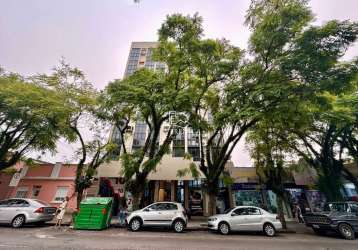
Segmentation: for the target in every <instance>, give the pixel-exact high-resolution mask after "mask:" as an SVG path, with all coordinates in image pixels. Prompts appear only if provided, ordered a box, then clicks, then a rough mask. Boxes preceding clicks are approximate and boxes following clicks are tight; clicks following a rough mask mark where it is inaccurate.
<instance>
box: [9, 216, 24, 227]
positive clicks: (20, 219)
mask: <svg viewBox="0 0 358 250" xmlns="http://www.w3.org/2000/svg"><path fill="white" fill-rule="evenodd" d="M24 223H25V216H23V215H18V216H16V217H15V218H14V219H13V220H12V222H11V226H12V227H13V228H19V227H22V226H23V225H24Z"/></svg>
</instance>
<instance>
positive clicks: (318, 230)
mask: <svg viewBox="0 0 358 250" xmlns="http://www.w3.org/2000/svg"><path fill="white" fill-rule="evenodd" d="M312 229H313V231H314V232H315V233H316V234H317V235H325V234H326V232H325V231H324V230H322V229H317V228H312Z"/></svg>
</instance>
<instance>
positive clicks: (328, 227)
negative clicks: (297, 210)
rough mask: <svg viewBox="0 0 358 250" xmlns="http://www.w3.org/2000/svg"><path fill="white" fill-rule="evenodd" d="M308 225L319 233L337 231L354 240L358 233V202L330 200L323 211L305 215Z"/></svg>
mask: <svg viewBox="0 0 358 250" xmlns="http://www.w3.org/2000/svg"><path fill="white" fill-rule="evenodd" d="M303 218H304V220H305V223H306V226H308V227H312V229H313V231H314V232H315V233H317V234H325V233H326V232H327V231H336V232H338V233H339V234H340V235H342V237H343V238H345V239H349V240H353V239H354V238H355V233H358V202H355V201H348V202H329V203H326V204H325V205H324V208H323V211H322V212H315V213H308V214H305V215H304V217H303Z"/></svg>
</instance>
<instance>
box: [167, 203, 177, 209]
mask: <svg viewBox="0 0 358 250" xmlns="http://www.w3.org/2000/svg"><path fill="white" fill-rule="evenodd" d="M167 210H178V206H177V205H176V204H173V203H167Z"/></svg>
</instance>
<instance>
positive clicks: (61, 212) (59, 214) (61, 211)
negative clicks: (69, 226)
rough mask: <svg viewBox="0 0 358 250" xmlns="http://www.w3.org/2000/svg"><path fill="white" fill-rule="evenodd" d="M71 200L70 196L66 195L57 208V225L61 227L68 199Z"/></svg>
mask: <svg viewBox="0 0 358 250" xmlns="http://www.w3.org/2000/svg"><path fill="white" fill-rule="evenodd" d="M69 200H70V198H69V197H68V196H66V198H65V200H64V201H63V202H62V203H61V205H60V206H59V207H58V208H57V210H56V224H55V227H58V228H60V227H61V223H62V220H63V216H64V215H65V213H66V208H67V205H68V201H69Z"/></svg>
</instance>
